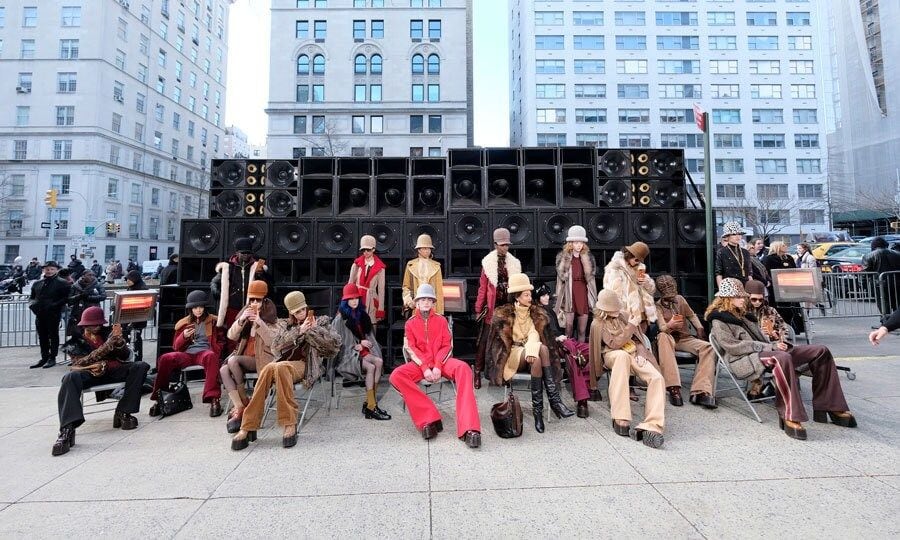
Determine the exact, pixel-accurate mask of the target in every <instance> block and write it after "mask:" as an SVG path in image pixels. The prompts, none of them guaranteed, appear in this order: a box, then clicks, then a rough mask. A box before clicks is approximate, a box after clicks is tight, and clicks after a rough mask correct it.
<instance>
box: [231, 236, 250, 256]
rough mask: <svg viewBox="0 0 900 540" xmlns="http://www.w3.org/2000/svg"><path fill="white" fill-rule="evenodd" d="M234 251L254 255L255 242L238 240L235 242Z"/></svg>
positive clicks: (245, 239)
mask: <svg viewBox="0 0 900 540" xmlns="http://www.w3.org/2000/svg"><path fill="white" fill-rule="evenodd" d="M234 250H235V251H237V252H238V253H253V240H252V239H250V238H238V239H237V240H235V241H234Z"/></svg>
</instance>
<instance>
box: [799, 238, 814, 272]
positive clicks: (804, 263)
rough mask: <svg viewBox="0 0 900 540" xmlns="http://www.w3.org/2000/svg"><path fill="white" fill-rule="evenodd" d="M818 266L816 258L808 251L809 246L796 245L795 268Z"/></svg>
mask: <svg viewBox="0 0 900 540" xmlns="http://www.w3.org/2000/svg"><path fill="white" fill-rule="evenodd" d="M817 266H819V264H818V262H817V261H816V258H815V257H814V256H813V254H812V252H811V251H810V250H809V244H807V243H806V242H803V243H802V244H798V245H797V268H815V267H817Z"/></svg>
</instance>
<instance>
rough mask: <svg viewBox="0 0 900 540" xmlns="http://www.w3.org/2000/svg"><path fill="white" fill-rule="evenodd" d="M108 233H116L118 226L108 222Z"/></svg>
mask: <svg viewBox="0 0 900 540" xmlns="http://www.w3.org/2000/svg"><path fill="white" fill-rule="evenodd" d="M106 232H108V233H114V232H116V224H115V223H113V222H112V221H110V222H108V223H107V224H106Z"/></svg>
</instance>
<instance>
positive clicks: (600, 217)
mask: <svg viewBox="0 0 900 540" xmlns="http://www.w3.org/2000/svg"><path fill="white" fill-rule="evenodd" d="M584 228H585V229H586V230H587V233H588V238H589V239H590V240H591V242H590V243H591V244H596V245H599V246H612V247H616V248H618V247H621V246H624V245H625V211H624V210H619V211H616V210H604V211H599V210H585V211H584Z"/></svg>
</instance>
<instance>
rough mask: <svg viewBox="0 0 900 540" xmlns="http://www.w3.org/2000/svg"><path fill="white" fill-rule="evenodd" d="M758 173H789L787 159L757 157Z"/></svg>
mask: <svg viewBox="0 0 900 540" xmlns="http://www.w3.org/2000/svg"><path fill="white" fill-rule="evenodd" d="M755 169H756V173H757V174H785V173H787V160H786V159H757V160H756V166H755Z"/></svg>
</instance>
